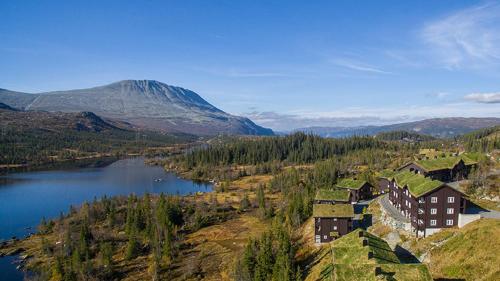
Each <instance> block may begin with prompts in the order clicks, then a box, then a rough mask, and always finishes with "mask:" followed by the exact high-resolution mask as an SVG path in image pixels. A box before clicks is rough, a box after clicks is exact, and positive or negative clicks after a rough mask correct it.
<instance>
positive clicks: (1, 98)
mask: <svg viewBox="0 0 500 281" xmlns="http://www.w3.org/2000/svg"><path fill="white" fill-rule="evenodd" d="M0 102H2V103H5V104H7V105H9V106H12V107H15V108H20V109H24V110H38V111H40V110H43V111H62V112H81V111H90V112H94V113H95V114H97V115H99V116H103V117H106V118H112V119H116V120H122V121H126V122H129V123H131V124H133V125H135V126H138V127H142V128H147V129H154V130H160V131H165V132H181V133H189V134H198V135H215V134H220V133H223V134H240V135H272V134H273V132H272V130H270V129H266V128H263V127H260V126H258V125H256V124H255V123H253V122H252V121H251V120H250V119H248V118H244V117H239V116H234V115H231V114H228V113H226V112H224V111H222V110H220V109H218V108H216V107H215V106H213V105H211V104H210V103H208V102H207V101H205V100H204V99H203V98H201V97H200V96H199V95H198V94H196V93H195V92H193V91H190V90H187V89H184V88H180V87H175V86H170V85H167V84H164V83H161V82H158V81H153V80H124V81H120V82H116V83H112V84H109V85H105V86H100V87H94V88H90V89H79V90H69V91H57V92H46V93H39V94H28V93H21V92H14V91H9V90H5V89H0Z"/></svg>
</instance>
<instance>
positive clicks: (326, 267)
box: [305, 230, 431, 281]
mask: <svg viewBox="0 0 500 281" xmlns="http://www.w3.org/2000/svg"><path fill="white" fill-rule="evenodd" d="M358 232H359V230H356V231H353V232H351V233H350V234H348V235H346V236H344V237H342V238H340V239H338V240H336V241H334V242H332V243H330V244H326V245H321V246H318V247H317V249H316V250H315V251H313V253H314V258H313V259H311V260H312V261H311V263H310V266H311V267H310V269H309V271H308V274H307V276H306V279H305V280H310V281H316V280H331V278H332V276H335V280H381V279H380V278H382V276H384V277H388V278H390V276H392V278H394V279H390V280H431V276H430V275H429V271H428V270H427V269H426V268H425V265H422V264H411V265H408V264H400V263H399V260H398V259H397V257H396V256H395V255H394V253H393V252H392V251H391V250H390V248H389V246H388V245H387V243H386V242H385V241H383V240H382V239H380V238H378V237H376V236H373V235H371V234H367V235H366V236H367V238H368V240H369V243H368V246H367V247H363V246H362V244H361V240H362V239H363V238H359V237H358ZM369 251H373V252H374V258H372V259H368V252H369ZM377 266H380V267H381V269H382V275H381V276H376V275H375V268H376V267H377ZM332 273H333V274H332Z"/></svg>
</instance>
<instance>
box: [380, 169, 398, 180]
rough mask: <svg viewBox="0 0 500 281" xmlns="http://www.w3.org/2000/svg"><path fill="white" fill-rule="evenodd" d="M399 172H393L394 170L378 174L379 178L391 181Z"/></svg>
mask: <svg viewBox="0 0 500 281" xmlns="http://www.w3.org/2000/svg"><path fill="white" fill-rule="evenodd" d="M396 173H397V172H395V171H393V170H382V171H380V172H379V173H378V177H379V178H384V179H390V180H392V178H393V177H394V175H395V174H396Z"/></svg>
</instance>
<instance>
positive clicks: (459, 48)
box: [421, 2, 500, 69]
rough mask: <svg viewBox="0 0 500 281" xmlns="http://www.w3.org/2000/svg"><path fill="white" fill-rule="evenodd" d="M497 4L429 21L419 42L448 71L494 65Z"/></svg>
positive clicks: (498, 54) (499, 42) (499, 48)
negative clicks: (430, 48) (427, 47)
mask: <svg viewBox="0 0 500 281" xmlns="http://www.w3.org/2000/svg"><path fill="white" fill-rule="evenodd" d="M499 26H500V3H498V2H496V3H488V4H484V5H481V6H475V7H472V8H468V9H464V10H461V11H458V12H455V13H453V14H450V15H448V16H446V17H444V18H441V19H439V20H436V21H434V22H430V23H428V24H427V25H425V26H424V28H423V30H422V31H421V35H422V38H423V40H424V41H425V42H426V43H427V44H429V45H430V46H431V47H432V50H433V51H434V52H435V54H436V55H437V56H438V59H439V60H440V61H441V63H443V66H444V67H445V68H448V69H459V68H463V67H478V66H484V65H491V64H495V65H498V63H499V60H500V32H499Z"/></svg>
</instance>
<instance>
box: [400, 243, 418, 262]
mask: <svg viewBox="0 0 500 281" xmlns="http://www.w3.org/2000/svg"><path fill="white" fill-rule="evenodd" d="M394 253H395V254H396V256H397V257H398V259H399V262H401V263H420V261H419V260H418V259H417V257H415V256H414V255H413V254H412V253H411V252H410V251H408V250H406V249H405V248H403V247H401V246H399V245H396V248H394Z"/></svg>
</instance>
